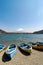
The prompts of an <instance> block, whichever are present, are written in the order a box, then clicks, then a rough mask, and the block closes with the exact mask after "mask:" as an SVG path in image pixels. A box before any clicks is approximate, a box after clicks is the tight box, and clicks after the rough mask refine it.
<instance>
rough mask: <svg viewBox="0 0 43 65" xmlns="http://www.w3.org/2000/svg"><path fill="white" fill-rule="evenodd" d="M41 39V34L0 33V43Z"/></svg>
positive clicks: (42, 37) (42, 38)
mask: <svg viewBox="0 0 43 65" xmlns="http://www.w3.org/2000/svg"><path fill="white" fill-rule="evenodd" d="M37 41H43V34H0V44H1V43H2V44H11V43H15V44H18V43H21V42H37Z"/></svg>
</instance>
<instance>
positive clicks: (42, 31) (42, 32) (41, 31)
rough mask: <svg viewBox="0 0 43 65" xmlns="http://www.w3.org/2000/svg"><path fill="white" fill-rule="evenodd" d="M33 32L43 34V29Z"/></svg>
mask: <svg viewBox="0 0 43 65" xmlns="http://www.w3.org/2000/svg"><path fill="white" fill-rule="evenodd" d="M33 34H43V30H40V31H35V32H33Z"/></svg>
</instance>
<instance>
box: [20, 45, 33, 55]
mask: <svg viewBox="0 0 43 65" xmlns="http://www.w3.org/2000/svg"><path fill="white" fill-rule="evenodd" d="M27 47H28V45H27V44H26V46H24V47H21V45H19V48H20V49H21V50H23V51H25V52H27V53H29V54H31V53H32V47H31V48H27Z"/></svg>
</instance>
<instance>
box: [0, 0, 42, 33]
mask: <svg viewBox="0 0 43 65" xmlns="http://www.w3.org/2000/svg"><path fill="white" fill-rule="evenodd" d="M0 29H3V30H5V31H21V30H23V31H28V32H33V31H36V30H41V29H43V0H0Z"/></svg>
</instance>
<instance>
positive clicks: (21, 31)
mask: <svg viewBox="0 0 43 65" xmlns="http://www.w3.org/2000/svg"><path fill="white" fill-rule="evenodd" d="M3 33H31V32H25V31H23V29H22V28H21V29H18V30H17V31H15V32H7V31H4V30H2V29H0V34H3ZM32 34H43V30H39V31H34V32H33V33H32Z"/></svg>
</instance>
